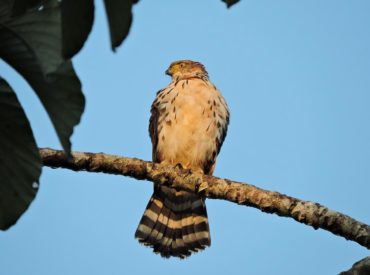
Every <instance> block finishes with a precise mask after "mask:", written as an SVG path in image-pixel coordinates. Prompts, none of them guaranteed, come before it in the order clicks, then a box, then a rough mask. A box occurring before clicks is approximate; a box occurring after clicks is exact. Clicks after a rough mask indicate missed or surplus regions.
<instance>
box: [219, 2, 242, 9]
mask: <svg viewBox="0 0 370 275" xmlns="http://www.w3.org/2000/svg"><path fill="white" fill-rule="evenodd" d="M239 1H240V0H222V2H225V3H226V6H227V8H230V7H231V6H232V5H234V4H236V3H238V2H239Z"/></svg>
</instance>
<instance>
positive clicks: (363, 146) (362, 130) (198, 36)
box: [0, 0, 370, 275]
mask: <svg viewBox="0 0 370 275" xmlns="http://www.w3.org/2000/svg"><path fill="white" fill-rule="evenodd" d="M96 2H97V16H96V21H95V25H94V29H93V32H92V34H91V35H90V37H89V39H88V41H87V43H86V46H85V47H84V49H83V50H82V52H80V53H79V54H78V56H77V57H76V58H75V66H76V70H77V72H78V74H79V76H80V78H81V81H82V83H83V90H84V93H85V95H86V97H87V106H86V111H85V113H84V115H83V118H82V122H81V124H80V125H79V126H78V127H77V128H76V129H75V133H74V135H73V138H72V142H73V149H74V150H76V151H90V152H105V153H112V154H119V155H125V156H132V157H138V158H142V159H146V160H149V159H150V158H151V144H150V140H149V137H148V132H147V128H148V119H149V109H150V104H151V102H152V101H153V99H154V96H155V93H156V91H157V90H159V89H160V88H163V87H165V86H166V85H167V84H168V83H169V81H170V79H169V78H168V77H167V76H166V75H165V74H164V71H165V70H166V68H167V66H168V65H169V63H170V62H172V61H174V60H177V59H194V60H198V61H201V62H202V63H204V64H205V66H206V68H207V69H208V72H209V74H210V77H211V80H212V81H213V82H214V83H215V85H216V86H217V87H218V88H219V89H220V90H221V91H222V92H223V94H224V96H225V98H226V99H227V101H228V103H229V107H230V110H231V124H230V128H229V133H228V136H227V138H226V141H225V143H224V146H223V148H222V150H221V154H220V156H219V159H218V162H217V167H216V171H215V175H217V176H219V177H226V178H230V179H234V180H238V181H245V182H249V183H252V184H254V185H257V186H259V187H262V188H266V189H269V190H275V191H279V192H282V193H285V194H288V195H291V196H295V197H298V198H301V199H304V200H311V201H315V202H320V203H322V204H324V205H326V206H328V207H329V208H331V209H334V210H337V211H340V212H343V213H345V214H348V215H350V216H352V217H354V218H356V219H358V220H360V221H363V222H365V223H370V216H369V210H370V203H369V194H370V185H369V183H370V173H369V171H370V129H369V119H370V108H369V103H370V35H369V29H370V16H369V11H370V2H369V1H367V0H363V1H360V0H359V1H345V0H327V1H319V0H315V1H313V0H310V1H293V0H291V1H275V0H266V1H250V0H248V1H247V0H242V1H241V2H240V3H239V4H237V5H235V6H234V7H232V8H231V9H230V10H227V9H226V8H225V6H224V4H223V3H222V2H221V1H220V0H207V1H195V0H192V1H149V0H142V1H140V2H139V4H138V5H136V6H135V9H134V23H133V26H132V29H131V32H130V35H129V37H128V38H127V40H126V41H125V42H124V44H123V46H122V47H120V48H119V49H118V52H117V53H116V54H113V53H112V52H110V46H109V40H108V39H109V38H108V30H107V26H106V18H105V15H104V10H103V9H102V6H101V3H100V2H101V1H96ZM0 72H1V75H2V76H3V77H5V78H6V79H7V80H8V81H9V82H10V84H11V85H12V86H13V88H14V89H15V90H16V91H17V93H18V96H19V98H20V100H21V102H22V104H23V106H24V107H25V109H26V112H27V115H28V117H29V119H30V121H31V124H32V126H33V129H34V133H35V136H36V139H37V143H38V145H39V146H40V147H54V148H60V145H59V143H58V140H57V138H56V135H55V132H54V130H53V128H52V127H51V124H50V121H49V119H48V117H47V115H46V114H45V112H44V110H43V109H42V108H41V105H40V103H39V101H38V99H37V98H36V96H35V95H34V94H33V92H32V91H31V90H30V88H29V87H28V85H27V84H26V83H25V82H24V81H23V80H22V79H21V78H20V77H19V76H18V75H17V74H16V73H15V72H14V71H12V70H10V69H9V67H8V66H7V65H5V64H4V63H0ZM151 193H152V185H151V183H149V182H144V181H141V182H139V181H136V180H133V179H129V178H125V177H119V176H113V175H103V174H92V173H85V172H80V173H76V172H72V171H68V170H61V169H60V170H52V169H49V168H45V169H43V174H42V177H41V187H40V191H39V193H38V195H37V198H36V200H35V201H34V203H33V204H32V205H31V207H30V209H29V210H28V211H27V212H26V214H25V215H24V216H23V217H22V218H21V220H20V221H19V222H18V223H17V224H16V225H15V226H14V227H12V228H11V229H10V230H8V231H7V232H0V266H1V268H0V269H1V271H0V273H1V274H4V275H25V274H26V275H28V274H31V275H33V274H35V275H49V274H53V275H65V274H91V275H95V274H149V273H150V274H161V275H167V274H176V275H181V274H192V275H196V274H215V275H216V274H237V273H242V274H337V273H338V272H340V271H343V270H346V269H348V268H349V267H350V266H351V265H352V264H353V263H354V262H355V261H357V260H360V259H361V258H363V257H365V256H368V255H369V252H368V250H366V249H365V248H363V247H361V246H360V245H358V244H356V243H354V242H350V241H346V240H345V239H343V238H340V237H337V236H334V235H332V234H331V233H328V232H326V231H323V230H313V229H312V228H311V227H308V226H305V225H302V224H299V223H297V222H295V221H294V220H292V219H288V218H281V217H277V216H275V215H270V214H265V213H262V212H260V211H258V210H256V209H252V208H248V207H244V206H237V205H235V204H232V203H229V202H225V201H220V200H217V201H216V200H207V208H208V214H209V220H210V226H211V235H212V246H211V247H210V248H209V249H207V250H205V251H204V252H202V253H199V254H196V255H194V256H192V257H190V258H189V259H187V260H182V261H180V260H177V259H170V260H165V259H162V258H160V257H159V256H158V255H155V254H153V253H152V252H151V250H150V249H148V248H145V247H143V246H141V245H139V244H138V243H137V242H136V240H135V239H134V237H133V235H134V232H135V229H136V226H137V224H138V222H139V220H140V217H141V215H142V213H143V210H144V208H145V206H146V204H147V201H148V199H149V197H150V195H151Z"/></svg>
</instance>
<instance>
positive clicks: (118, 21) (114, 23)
mask: <svg viewBox="0 0 370 275" xmlns="http://www.w3.org/2000/svg"><path fill="white" fill-rule="evenodd" d="M137 2H138V1H132V0H121V1H120V0H104V4H105V10H106V13H107V17H108V22H109V30H110V39H111V46H112V50H113V51H114V50H115V49H116V47H118V46H119V45H121V43H122V41H123V40H124V39H125V38H126V37H127V35H128V33H129V31H130V27H131V23H132V12H131V10H132V5H133V4H134V3H137Z"/></svg>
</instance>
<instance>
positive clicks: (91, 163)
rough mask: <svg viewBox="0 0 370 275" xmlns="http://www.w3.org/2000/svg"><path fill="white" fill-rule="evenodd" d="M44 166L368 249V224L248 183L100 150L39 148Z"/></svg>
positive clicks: (369, 230)
mask: <svg viewBox="0 0 370 275" xmlns="http://www.w3.org/2000/svg"><path fill="white" fill-rule="evenodd" d="M40 155H41V157H42V160H43V165H44V166H49V167H52V168H67V169H71V170H74V171H89V172H102V173H107V174H116V175H124V176H129V177H133V178H135V179H138V180H149V181H152V182H157V183H161V184H165V185H168V186H171V187H174V188H178V189H182V190H188V191H192V192H199V193H201V194H202V195H204V196H205V197H207V198H212V199H223V200H227V201H230V202H234V203H237V204H240V205H246V206H252V207H254V208H257V209H259V210H261V211H263V212H267V213H274V214H277V215H279V216H283V217H290V218H293V219H294V220H296V221H298V222H300V223H304V224H307V225H310V226H312V227H313V228H314V229H318V228H321V229H325V230H327V231H330V232H331V233H333V234H335V235H338V236H341V237H344V238H345V239H347V240H352V241H355V242H357V243H358V244H360V245H362V246H364V247H367V248H370V226H369V225H367V224H364V223H361V222H359V221H356V220H355V219H353V218H351V217H349V216H347V215H344V214H342V213H339V212H336V211H332V210H330V209H328V208H327V207H325V206H323V205H320V204H318V203H314V202H309V201H302V200H299V199H296V198H293V197H289V196H286V195H283V194H280V193H277V192H272V191H267V190H263V189H260V188H258V187H255V186H253V185H250V184H246V183H240V182H235V181H231V180H228V179H220V178H217V177H212V176H207V175H199V174H192V173H191V172H189V171H187V170H184V169H181V168H180V167H175V168H172V167H168V166H163V165H160V164H157V163H153V162H149V161H143V160H140V159H137V158H126V157H119V156H114V155H107V154H103V153H97V154H94V153H81V152H73V153H72V156H73V158H70V159H68V158H67V157H66V156H65V154H64V152H63V151H58V150H53V149H48V148H45V149H40Z"/></svg>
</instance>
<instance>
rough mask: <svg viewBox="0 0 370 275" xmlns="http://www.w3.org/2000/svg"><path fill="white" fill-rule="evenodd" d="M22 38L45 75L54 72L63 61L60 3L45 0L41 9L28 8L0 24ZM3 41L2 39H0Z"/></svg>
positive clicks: (53, 0)
mask: <svg viewBox="0 0 370 275" xmlns="http://www.w3.org/2000/svg"><path fill="white" fill-rule="evenodd" d="M1 25H2V26H3V28H4V29H8V30H9V31H11V32H13V34H14V36H17V37H18V39H20V40H23V42H24V44H26V45H27V47H29V48H30V49H31V50H32V51H33V52H34V54H35V56H36V57H37V59H38V62H39V63H40V65H41V69H42V71H43V73H44V74H45V75H47V74H49V73H51V72H54V71H56V70H57V69H58V67H59V66H60V65H61V64H62V63H63V62H64V61H65V59H64V58H63V57H62V53H61V41H62V38H61V35H62V34H61V30H60V26H61V23H60V5H59V3H58V1H56V0H49V1H45V4H44V5H43V9H40V10H38V9H36V10H30V11H28V12H27V13H25V14H24V15H23V16H19V17H16V18H11V19H9V20H8V21H6V22H4V23H2V24H0V29H1ZM1 42H2V43H3V40H1Z"/></svg>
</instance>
